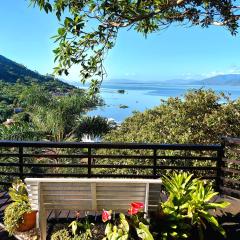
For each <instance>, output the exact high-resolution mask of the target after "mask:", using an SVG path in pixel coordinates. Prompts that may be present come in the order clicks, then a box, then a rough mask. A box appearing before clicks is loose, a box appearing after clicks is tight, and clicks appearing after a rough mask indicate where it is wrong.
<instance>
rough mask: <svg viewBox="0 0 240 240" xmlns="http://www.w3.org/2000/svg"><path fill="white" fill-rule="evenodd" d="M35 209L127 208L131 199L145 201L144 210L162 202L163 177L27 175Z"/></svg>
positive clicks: (97, 209) (95, 209)
mask: <svg viewBox="0 0 240 240" xmlns="http://www.w3.org/2000/svg"><path fill="white" fill-rule="evenodd" d="M25 182H26V184H27V189H28V192H29V198H30V201H31V205H32V207H33V209H37V210H38V209H39V207H40V206H41V207H44V208H45V209H62V210H80V211H81V210H83V211H102V210H103V209H112V210H115V211H126V210H127V209H128V208H129V204H130V203H131V202H135V201H137V202H144V203H145V211H148V208H149V210H150V211H151V210H154V209H155V208H156V207H157V206H158V204H159V198H160V189H161V180H160V179H151V180H150V179H98V178H97V179H79V178H78V179H77V178H76V179H75V178H71V179H70V178H55V179H54V178H49V179H46V178H40V179H39V178H27V179H25Z"/></svg>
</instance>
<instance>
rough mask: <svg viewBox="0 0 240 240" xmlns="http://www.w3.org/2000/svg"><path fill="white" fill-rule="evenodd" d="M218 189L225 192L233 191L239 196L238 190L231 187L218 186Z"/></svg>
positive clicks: (239, 191)
mask: <svg viewBox="0 0 240 240" xmlns="http://www.w3.org/2000/svg"><path fill="white" fill-rule="evenodd" d="M220 189H221V190H222V191H223V192H225V193H228V194H229V193H230V194H231V193H234V194H237V195H239V196H240V190H236V189H232V188H227V187H220Z"/></svg>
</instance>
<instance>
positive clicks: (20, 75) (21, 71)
mask: <svg viewBox="0 0 240 240" xmlns="http://www.w3.org/2000/svg"><path fill="white" fill-rule="evenodd" d="M0 81H3V82H7V83H11V84H14V83H16V82H20V83H23V84H30V83H33V82H35V83H38V84H40V85H46V86H48V87H49V90H62V91H68V90H71V89H73V88H74V87H73V86H71V85H69V84H67V83H64V82H62V81H60V80H56V79H54V78H53V77H52V76H44V75H41V74H39V73H38V72H36V71H32V70H29V69H28V68H27V67H25V66H24V65H22V64H19V63H16V62H14V61H12V60H10V59H8V58H6V57H4V56H2V55H0Z"/></svg>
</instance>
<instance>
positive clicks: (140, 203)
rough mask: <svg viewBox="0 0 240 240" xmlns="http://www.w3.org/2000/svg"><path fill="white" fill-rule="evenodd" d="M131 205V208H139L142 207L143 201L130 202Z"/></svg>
mask: <svg viewBox="0 0 240 240" xmlns="http://www.w3.org/2000/svg"><path fill="white" fill-rule="evenodd" d="M131 206H132V208H137V209H141V208H144V203H142V202H132V203H131Z"/></svg>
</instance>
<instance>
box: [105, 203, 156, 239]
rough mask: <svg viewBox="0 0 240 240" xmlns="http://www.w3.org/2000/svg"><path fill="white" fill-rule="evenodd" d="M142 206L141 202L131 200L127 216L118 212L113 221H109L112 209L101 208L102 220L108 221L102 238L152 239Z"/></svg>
mask: <svg viewBox="0 0 240 240" xmlns="http://www.w3.org/2000/svg"><path fill="white" fill-rule="evenodd" d="M143 208H144V204H143V203H141V202H133V203H131V206H130V208H129V210H128V214H129V217H126V216H125V215H124V214H123V213H120V214H119V219H117V220H115V221H114V222H110V221H111V219H112V218H111V213H112V211H111V210H110V211H106V210H103V212H102V221H103V222H107V221H109V222H108V224H107V226H106V229H105V237H104V238H103V240H128V239H142V240H153V236H152V234H151V233H150V231H149V226H148V225H149V223H148V222H147V220H146V219H144V214H145V213H144V212H143Z"/></svg>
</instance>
